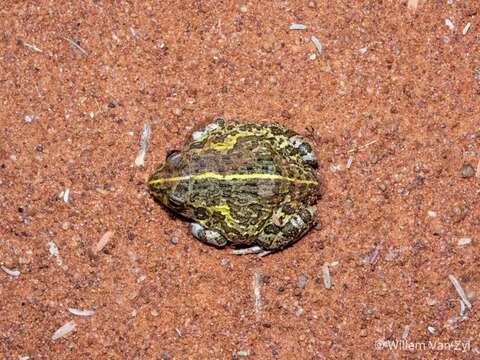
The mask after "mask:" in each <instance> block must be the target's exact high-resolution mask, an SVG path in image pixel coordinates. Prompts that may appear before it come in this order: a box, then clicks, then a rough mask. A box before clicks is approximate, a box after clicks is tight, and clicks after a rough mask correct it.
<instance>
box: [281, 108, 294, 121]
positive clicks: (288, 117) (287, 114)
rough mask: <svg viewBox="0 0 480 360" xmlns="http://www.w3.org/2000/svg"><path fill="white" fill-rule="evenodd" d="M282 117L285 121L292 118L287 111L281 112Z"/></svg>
mask: <svg viewBox="0 0 480 360" xmlns="http://www.w3.org/2000/svg"><path fill="white" fill-rule="evenodd" d="M282 117H283V118H285V119H290V118H291V117H292V115H290V113H289V112H288V110H283V111H282Z"/></svg>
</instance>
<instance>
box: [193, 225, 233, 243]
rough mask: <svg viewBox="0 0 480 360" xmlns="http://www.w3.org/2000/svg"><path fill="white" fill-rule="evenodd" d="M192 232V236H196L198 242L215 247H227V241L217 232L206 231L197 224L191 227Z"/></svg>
mask: <svg viewBox="0 0 480 360" xmlns="http://www.w3.org/2000/svg"><path fill="white" fill-rule="evenodd" d="M190 231H191V232H192V235H193V236H195V237H196V238H197V239H198V240H200V241H203V242H204V243H207V244H210V245H214V246H219V247H222V246H225V245H226V244H227V240H226V239H225V237H223V235H222V234H220V233H219V232H218V231H215V230H206V229H205V228H204V227H203V226H202V225H200V224H197V223H192V224H191V226H190Z"/></svg>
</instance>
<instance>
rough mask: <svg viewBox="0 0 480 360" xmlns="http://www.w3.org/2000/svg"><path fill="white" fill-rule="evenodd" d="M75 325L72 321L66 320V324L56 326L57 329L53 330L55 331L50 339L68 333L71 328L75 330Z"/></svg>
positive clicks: (55, 338)
mask: <svg viewBox="0 0 480 360" xmlns="http://www.w3.org/2000/svg"><path fill="white" fill-rule="evenodd" d="M75 327H76V325H75V322H74V321H69V322H67V323H66V324H64V325H63V326H61V327H60V328H58V329H57V331H55V333H54V334H53V336H52V340H54V341H55V340H57V339H60V338H62V337H64V336H65V335H68V334H69V333H71V332H72V331H73V330H75Z"/></svg>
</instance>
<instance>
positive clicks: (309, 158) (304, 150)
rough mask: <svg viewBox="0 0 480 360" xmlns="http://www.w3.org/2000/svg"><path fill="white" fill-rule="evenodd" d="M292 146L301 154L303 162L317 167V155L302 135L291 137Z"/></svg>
mask: <svg viewBox="0 0 480 360" xmlns="http://www.w3.org/2000/svg"><path fill="white" fill-rule="evenodd" d="M288 140H289V142H290V144H291V145H292V146H293V147H294V148H295V149H297V151H298V152H299V154H300V156H301V157H302V160H303V161H304V162H305V163H306V164H309V165H312V166H314V165H316V164H317V157H316V156H315V153H314V152H313V149H312V147H311V146H310V144H309V143H308V142H307V141H306V140H305V138H304V137H303V136H300V135H294V136H292V137H290V138H289V139H288Z"/></svg>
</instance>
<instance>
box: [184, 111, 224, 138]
mask: <svg viewBox="0 0 480 360" xmlns="http://www.w3.org/2000/svg"><path fill="white" fill-rule="evenodd" d="M224 124H225V120H224V119H223V118H222V117H217V118H215V119H214V120H213V122H212V123H211V124H208V125H207V126H205V129H203V130H197V131H194V132H193V133H192V140H194V141H197V140H200V139H201V138H203V137H204V136H206V135H207V134H209V133H211V132H212V131H213V130H216V129H218V128H220V127H222V126H223V125H224Z"/></svg>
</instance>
